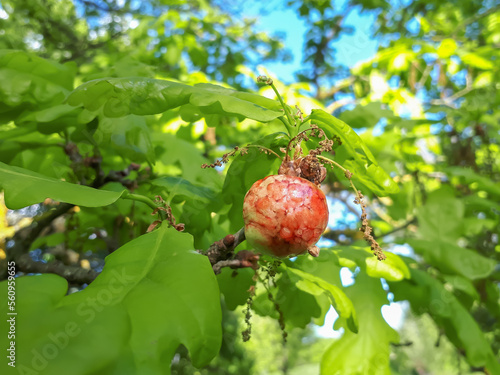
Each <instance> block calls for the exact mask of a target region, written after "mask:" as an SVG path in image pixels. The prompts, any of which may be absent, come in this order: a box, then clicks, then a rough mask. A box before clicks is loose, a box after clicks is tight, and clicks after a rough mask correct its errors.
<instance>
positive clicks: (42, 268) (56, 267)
mask: <svg viewBox="0 0 500 375" xmlns="http://www.w3.org/2000/svg"><path fill="white" fill-rule="evenodd" d="M15 262H16V269H17V271H22V272H25V273H55V274H56V275H59V276H62V277H64V278H65V279H66V280H68V282H69V283H71V284H79V285H81V284H90V283H91V282H92V281H94V280H95V278H96V277H97V275H98V274H99V273H98V272H97V271H94V270H92V269H85V268H81V267H77V266H68V265H65V264H64V263H63V262H61V261H58V260H56V261H53V262H49V263H43V262H37V261H35V260H33V259H32V258H31V257H30V256H29V254H22V255H21V256H19V257H17V258H16V259H15Z"/></svg>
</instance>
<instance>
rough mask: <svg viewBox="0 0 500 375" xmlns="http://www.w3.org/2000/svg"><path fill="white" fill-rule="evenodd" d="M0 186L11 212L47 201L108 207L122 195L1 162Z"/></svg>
mask: <svg viewBox="0 0 500 375" xmlns="http://www.w3.org/2000/svg"><path fill="white" fill-rule="evenodd" d="M0 186H2V187H3V189H4V191H5V203H6V205H7V207H9V208H10V209H13V210H14V209H19V208H22V207H26V206H29V205H32V204H35V203H40V202H43V201H44V200H45V199H46V198H51V199H53V200H55V201H59V202H65V203H71V204H75V205H79V206H87V207H99V206H107V205H108V204H111V203H113V202H115V201H116V200H117V199H119V198H120V197H121V196H122V194H123V192H125V189H123V191H121V192H115V191H106V190H99V189H94V188H91V187H88V186H82V185H76V184H72V183H69V182H65V181H61V180H56V179H55V178H51V177H46V176H44V175H41V174H39V173H35V172H33V171H30V170H28V169H24V168H19V167H11V166H9V165H7V164H4V163H0Z"/></svg>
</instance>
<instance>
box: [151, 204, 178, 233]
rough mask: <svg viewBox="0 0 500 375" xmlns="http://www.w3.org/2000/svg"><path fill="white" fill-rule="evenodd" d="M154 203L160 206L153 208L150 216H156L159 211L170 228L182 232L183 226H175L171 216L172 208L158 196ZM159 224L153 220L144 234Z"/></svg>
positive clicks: (173, 218)
mask: <svg viewBox="0 0 500 375" xmlns="http://www.w3.org/2000/svg"><path fill="white" fill-rule="evenodd" d="M155 203H156V204H159V205H161V206H159V207H157V208H155V209H154V210H153V212H152V213H151V215H156V214H157V213H158V212H159V211H163V212H164V213H165V220H167V221H168V223H169V224H170V225H171V226H172V228H175V229H176V230H177V231H179V232H182V231H183V230H184V224H182V223H179V224H176V220H175V217H174V215H173V214H172V208H171V207H170V206H169V205H168V204H167V203H166V202H165V201H164V200H163V198H162V197H161V196H160V195H157V196H156V197H155ZM160 223H161V220H155V221H153V222H152V223H151V225H149V227H148V229H147V231H146V232H148V233H149V232H151V231H152V230H153V229H155V228H156V227H157V226H158V224H160Z"/></svg>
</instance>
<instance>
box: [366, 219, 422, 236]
mask: <svg viewBox="0 0 500 375" xmlns="http://www.w3.org/2000/svg"><path fill="white" fill-rule="evenodd" d="M416 222H417V218H413V219H411V220H409V221H407V222H406V223H404V224H403V225H401V226H399V227H397V228H394V229H392V230H390V231H388V232H385V233H382V234H381V235H379V236H375V235H373V238H384V237H386V236H388V235H390V234H393V233H395V232H399V231H400V230H403V229H406V228H408V227H409V226H410V225H412V224H415V223H416Z"/></svg>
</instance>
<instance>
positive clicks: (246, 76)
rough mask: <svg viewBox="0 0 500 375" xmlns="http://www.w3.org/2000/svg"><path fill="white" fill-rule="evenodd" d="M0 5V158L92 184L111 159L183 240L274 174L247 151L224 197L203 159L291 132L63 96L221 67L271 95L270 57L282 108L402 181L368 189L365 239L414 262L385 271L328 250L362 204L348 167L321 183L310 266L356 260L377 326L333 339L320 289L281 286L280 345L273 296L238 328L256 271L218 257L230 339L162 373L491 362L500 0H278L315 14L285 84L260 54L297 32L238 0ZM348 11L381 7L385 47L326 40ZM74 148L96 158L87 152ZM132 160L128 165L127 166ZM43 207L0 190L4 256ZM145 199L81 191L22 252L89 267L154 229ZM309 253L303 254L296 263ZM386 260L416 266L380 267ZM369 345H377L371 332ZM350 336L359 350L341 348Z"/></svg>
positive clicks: (497, 277) (497, 275) (455, 367)
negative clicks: (380, 193)
mask: <svg viewBox="0 0 500 375" xmlns="http://www.w3.org/2000/svg"><path fill="white" fill-rule="evenodd" d="M0 4H1V9H0V12H1V13H0V49H2V51H0V80H1V81H2V83H1V84H0V161H2V162H4V163H9V164H10V165H13V166H18V167H23V168H27V169H30V170H33V171H37V172H39V173H42V174H44V175H46V176H51V177H56V178H62V179H65V180H66V181H70V182H80V183H85V182H89V181H96V180H98V179H99V174H100V173H105V174H106V175H109V174H110V173H122V177H123V178H121V180H120V181H121V182H122V184H123V182H124V181H125V182H126V183H129V184H130V187H131V188H133V189H135V191H136V192H138V193H141V194H144V195H147V196H154V195H155V194H161V195H163V197H164V198H165V199H166V201H167V202H168V203H170V204H171V205H172V208H173V211H174V214H175V216H176V217H177V218H178V221H180V222H183V223H185V224H186V231H187V232H188V233H191V234H192V235H193V236H194V239H195V246H196V247H197V248H205V249H206V248H207V247H208V246H209V245H210V244H211V243H212V242H213V241H215V240H218V239H220V238H222V237H223V236H225V235H226V234H228V233H230V230H234V228H233V227H232V225H231V223H230V219H232V217H234V216H237V215H241V213H239V212H240V211H241V208H240V207H239V206H236V205H234V206H233V204H232V203H233V201H232V200H231V199H227V197H228V196H231V194H233V195H234V196H235V197H236V196H241V193H242V192H241V191H240V190H242V189H243V191H244V189H245V186H249V184H251V182H253V181H255V180H256V179H257V178H261V177H263V176H259V173H264V174H266V173H272V172H273V171H272V170H271V169H272V166H273V164H270V161H272V160H273V159H272V158H270V157H266V156H263V155H262V156H256V157H255V158H256V159H255V160H254V159H250V162H252V163H255V164H254V165H255V166H256V167H255V169H252V170H247V172H246V173H247V174H246V175H245V176H246V177H245V178H246V180H245V184H244V185H242V186H239V187H236V186H235V184H233V185H231V186H233V187H231V188H229V190H228V189H227V187H226V188H225V190H224V192H225V193H226V194H225V197H224V198H221V196H220V194H221V191H223V190H222V189H223V183H224V181H223V176H224V175H225V173H227V169H226V170H222V171H214V170H201V169H200V168H199V166H200V165H201V164H203V163H206V162H209V163H210V162H212V161H213V160H214V159H215V158H217V157H220V156H221V155H222V154H223V153H224V152H227V150H229V149H231V148H232V147H234V146H237V145H238V146H241V145H245V144H247V143H252V142H255V141H257V140H259V139H260V138H262V137H264V136H267V135H269V134H271V133H274V132H279V131H282V130H283V129H282V127H281V124H280V123H279V122H278V121H272V122H269V123H266V124H262V123H259V122H257V121H254V120H248V119H246V120H243V121H238V120H237V119H235V118H234V117H227V116H223V115H217V114H215V115H204V116H202V115H201V114H200V113H197V112H196V110H194V109H193V108H190V107H189V106H183V107H180V108H177V109H174V110H171V111H167V112H165V113H163V114H161V115H148V116H136V115H128V116H125V117H121V118H118V119H117V118H114V119H113V118H106V117H105V116H102V114H100V115H99V116H98V117H95V116H94V117H93V116H91V115H90V114H89V113H88V112H86V111H85V110H83V111H76V110H75V109H74V108H72V107H69V106H67V105H66V104H63V100H64V98H65V97H66V96H67V95H68V94H69V93H70V92H71V90H73V88H75V87H77V86H78V85H80V84H82V83H84V82H87V81H89V80H93V79H97V78H103V77H131V76H134V77H150V78H160V79H168V80H175V81H181V82H184V83H189V84H196V83H210V82H212V83H215V82H217V83H219V84H221V85H223V86H225V87H231V88H235V89H238V90H242V91H249V92H255V91H258V92H259V93H260V94H261V95H264V96H267V97H269V98H274V93H273V92H272V91H271V89H270V88H269V87H258V86H257V85H256V83H255V80H256V76H257V75H258V72H264V73H266V74H268V75H270V76H272V77H273V78H275V80H276V84H277V87H278V89H279V91H280V92H281V93H282V95H283V96H284V98H285V101H286V102H287V103H288V104H289V105H291V106H294V105H298V106H299V107H300V108H301V109H302V111H303V113H305V114H309V113H310V110H311V109H313V108H321V109H324V110H325V111H327V112H328V113H331V114H333V115H334V116H336V117H338V118H340V119H341V120H343V121H345V122H346V123H347V124H349V125H350V126H351V127H353V128H354V129H355V130H356V131H357V132H358V134H360V136H361V138H362V139H363V141H364V142H365V143H366V144H367V146H368V147H369V149H370V150H371V151H372V153H373V154H374V157H375V159H376V160H377V161H378V163H379V164H380V165H381V166H382V167H383V169H384V170H385V171H386V172H388V173H390V175H391V177H392V178H393V180H394V181H395V182H396V183H397V184H398V186H399V192H398V193H395V194H391V195H389V196H387V197H377V196H376V195H375V194H373V193H372V192H371V191H370V190H369V189H368V188H366V187H362V186H361V190H362V191H363V193H364V194H365V195H366V197H367V199H368V201H369V217H370V219H371V223H372V225H373V227H374V230H375V232H374V234H375V236H376V237H377V239H378V240H379V241H381V243H382V247H383V248H384V249H388V250H389V251H393V252H394V253H396V254H400V255H401V258H402V259H403V260H404V264H405V266H397V265H396V266H391V267H393V269H392V268H391V271H381V273H380V274H369V272H375V271H376V269H375V268H376V267H375V266H370V265H369V264H368V261H367V263H366V266H364V258H363V256H362V255H359V253H356V252H354V253H353V254H358V255H356V256H361V258H357V259H355V255H349V253H348V250H345V251H344V250H342V249H341V248H339V247H336V246H338V245H342V246H353V245H354V246H364V244H363V242H362V241H361V234H360V233H359V232H358V231H357V227H358V225H359V223H357V222H356V220H355V219H353V217H358V216H359V214H360V212H359V210H358V208H357V207H355V206H354V205H353V203H352V200H353V195H352V194H351V193H350V192H349V190H348V185H347V183H346V181H345V180H344V179H342V176H341V174H338V175H337V174H334V173H329V176H328V179H327V181H325V183H324V188H325V191H327V192H328V196H329V199H330V202H331V203H332V207H335V209H336V210H338V212H339V213H340V214H339V215H337V214H336V215H337V216H339V218H337V220H336V221H335V223H333V224H332V225H331V226H330V227H329V229H328V231H327V232H326V233H325V235H324V241H323V243H324V244H325V246H326V247H329V248H333V250H332V253H331V254H335V255H332V256H333V258H330V259H334V262H336V266H335V268H328V270H326V269H324V268H322V267H324V266H322V265H320V266H317V267H319V269H316V268H315V267H316V266H314V267H313V268H314V272H311V273H313V274H315V275H318V274H319V275H322V276H321V277H323V275H324V277H325V278H328V277H330V278H332V280H331V282H332V283H333V284H336V285H341V283H342V281H341V280H340V277H339V274H340V270H341V268H343V267H344V268H345V267H348V268H349V269H350V270H351V271H352V272H353V273H354V280H355V281H354V285H352V286H349V287H347V288H346V291H348V293H347V294H348V296H349V297H350V298H351V299H352V301H353V303H354V305H355V307H357V308H358V309H361V310H359V311H358V315H359V316H360V327H362V326H363V324H365V323H363V322H370V323H366V324H371V325H370V329H369V330H368V335H366V334H365V335H363V334H362V333H361V332H360V333H359V334H358V336H356V337H357V338H356V339H352V340H354V341H349V340H351V337H353V336H354V334H352V333H350V332H345V333H344V336H343V337H342V338H340V339H338V338H322V337H319V336H318V331H317V329H315V328H313V327H314V325H313V324H312V323H311V321H312V320H314V323H316V324H318V325H320V326H321V325H322V324H323V321H324V316H325V313H326V312H327V311H328V307H329V302H328V301H326V300H323V299H322V298H323V297H320V296H314V297H312V296H311V295H310V294H307V293H304V292H303V291H301V290H297V289H296V288H295V289H294V290H291V289H290V290H288V289H287V288H290V287H289V286H288V284H283V285H281V284H279V282H278V284H279V290H278V291H275V292H274V293H275V294H276V295H275V297H276V298H277V299H278V300H279V298H278V297H279V293H284V294H285V295H286V296H289V297H288V298H290V299H291V298H293V299H294V301H300V302H301V306H300V308H295V309H294V308H293V307H294V306H287V304H286V302H283V303H282V304H283V309H284V311H285V317H286V319H287V327H288V328H287V331H288V334H289V342H288V344H287V345H286V346H283V343H282V340H281V334H282V333H281V331H280V329H279V326H278V324H277V322H276V321H275V320H273V319H271V318H270V317H266V316H265V315H269V316H272V317H275V315H276V312H275V311H271V312H269V313H266V311H267V310H266V309H265V308H264V307H265V306H264V305H265V301H263V302H262V301H261V302H259V300H258V298H256V302H255V306H254V307H255V312H256V313H255V314H254V317H253V320H252V322H253V335H252V339H251V341H250V342H248V343H243V342H242V341H241V336H240V332H241V330H242V329H244V322H243V314H242V313H241V310H242V309H243V305H244V303H245V301H246V298H247V296H248V295H247V293H246V290H247V289H248V287H249V286H250V284H251V283H252V281H251V275H250V274H246V273H245V272H243V271H241V272H239V274H238V276H237V279H232V278H231V276H230V274H231V273H230V272H229V273H227V272H223V273H222V275H221V276H219V282H220V286H221V290H222V293H223V295H224V297H225V298H224V299H225V302H224V303H225V304H226V305H227V306H226V307H227V308H226V309H223V327H224V331H223V344H222V349H221V352H220V354H219V356H218V357H217V358H216V359H214V360H213V361H212V363H211V364H210V365H209V366H208V367H206V368H203V369H195V368H194V367H193V366H192V365H191V363H190V361H189V356H188V353H187V350H185V348H180V349H179V350H178V352H177V353H176V355H175V357H174V360H173V362H172V373H173V374H316V373H318V371H319V369H320V366H321V369H322V373H324V374H333V373H341V374H386V373H393V374H450V375H451V374H475V373H477V374H479V373H487V374H498V373H500V372H498V371H499V370H498V369H499V367H500V365H499V364H498V361H499V359H500V357H499V355H498V353H499V352H500V323H499V318H500V309H499V307H498V306H499V303H500V289H499V282H500V268H499V266H498V261H499V259H500V245H499V238H498V236H499V233H500V203H499V202H500V149H499V148H500V111H499V108H500V90H499V82H500V69H499V68H498V67H499V58H500V7H499V6H498V4H496V2H495V1H488V0H484V1H479V0H464V1H455V2H443V1H429V0H413V1H390V2H386V1H378V0H360V1H357V0H350V1H347V2H345V3H342V4H337V3H336V2H333V1H328V0H316V1H313V0H289V1H285V0H283V1H281V2H278V3H276V4H277V5H276V7H277V8H276V10H275V11H276V12H280V10H283V9H285V8H287V9H292V10H293V11H294V12H295V13H296V20H301V22H304V24H305V25H306V28H307V32H306V34H305V44H304V45H303V46H302V51H303V55H302V63H301V68H300V69H299V70H297V71H296V72H295V80H294V81H293V82H291V83H290V84H287V85H285V84H282V83H280V82H279V81H280V72H279V71H276V72H272V71H269V70H266V69H265V67H266V63H270V62H273V61H274V62H276V61H279V62H287V61H289V60H290V59H291V52H290V46H288V45H285V43H284V38H283V35H280V34H279V33H277V34H272V33H267V32H265V31H262V30H260V29H259V28H258V27H257V22H258V17H256V18H248V17H246V16H245V14H244V12H242V11H241V8H242V6H243V2H240V1H226V0H187V1H175V0H171V1H168V0H148V1H135V0H132V1H131V0H122V1H111V0H109V1H108V0H73V1H70V0H2V1H1V3H0ZM255 6H256V7H259V6H262V8H264V7H265V4H264V2H255ZM353 11H357V12H368V13H370V14H374V15H376V22H375V24H374V25H373V26H372V28H371V32H372V33H373V34H372V35H369V36H368V37H369V38H374V37H377V38H379V40H380V45H379V48H378V50H377V52H376V54H375V55H374V56H373V57H372V58H370V59H369V60H366V61H362V62H359V63H358V64H356V65H355V66H349V67H348V66H344V65H341V64H339V63H337V58H336V55H337V50H336V46H337V44H336V43H337V42H338V41H339V38H340V37H341V36H342V35H344V34H349V33H352V32H353V26H352V25H349V24H348V23H346V22H345V19H346V18H347V16H348V15H349V14H350V13H351V12H353ZM290 22H294V20H293V19H292V20H290ZM362 48H363V45H362V43H360V45H359V46H357V45H355V44H354V45H352V46H350V50H349V53H352V54H356V53H357V52H358V51H359V50H360V49H362ZM8 50H19V51H26V52H30V53H32V54H33V55H36V56H38V57H37V58H35V57H33V58H32V59H31V60H30V61H27V58H26V57H25V55H23V54H22V53H21V54H17V55H16V54H15V53H13V52H12V51H8ZM17 68H19V69H20V70H17V71H16V69H17ZM21 70H22V71H21ZM13 71H14V72H15V74H14V73H13ZM28 76H29V77H28ZM26 77H28V78H29V79H28V78H26ZM26 82H27V83H26ZM23 85H24V86H23ZM54 108H55V109H54ZM68 124H70V126H69V128H68ZM68 144H76V145H77V147H78V150H79V154H78V153H74V152H72V151H71V150H68V148H67V147H66V146H67V145H68ZM339 152H341V150H339ZM40 153H43V155H44V157H43V158H40ZM78 155H84V156H85V157H86V158H87V159H86V160H87V164H86V165H84V164H82V161H81V160H78ZM132 163H136V164H137V165H138V166H137V167H135V166H134V167H133V168H131V165H132ZM96 164H99V168H100V169H98V168H94V167H95V165H96ZM235 165H238V164H235ZM274 172H276V171H274ZM157 177H158V178H157ZM160 177H161V178H160ZM107 188H108V189H109V190H113V189H115V190H116V189H118V188H119V187H117V186H114V185H112V184H111V185H108V187H107ZM238 189H239V190H238ZM47 203H50V202H47ZM43 211H44V205H37V206H31V207H29V208H26V209H23V210H21V211H7V210H6V209H5V206H4V205H3V204H2V205H1V206H0V214H1V215H2V217H1V219H2V220H1V221H0V249H1V251H2V253H3V254H4V257H3V258H5V252H6V251H8V249H7V246H6V244H7V241H8V238H9V237H11V236H12V234H13V233H14V232H15V231H19V230H20V229H21V228H23V227H27V226H29V225H30V220H31V218H32V217H34V216H35V215H36V214H38V213H41V212H43ZM149 211H150V210H149V208H147V207H143V206H142V205H136V204H135V203H134V202H131V201H122V200H119V201H117V202H116V203H114V204H113V205H111V206H106V207H100V208H90V207H79V208H78V209H75V210H72V211H70V213H68V214H66V215H65V216H62V217H61V218H59V219H58V220H54V221H53V222H51V223H50V225H49V226H48V227H47V229H46V230H45V231H44V232H43V233H42V236H41V237H39V238H38V239H37V241H36V242H35V243H33V244H32V246H31V253H30V255H31V257H32V258H33V259H35V260H44V261H46V262H51V261H54V260H59V261H62V262H64V263H65V264H66V265H72V266H79V267H83V268H91V269H94V270H97V271H99V270H101V269H102V266H103V258H104V257H105V256H106V255H107V254H109V253H110V252H113V251H114V250H116V249H117V248H118V247H120V246H121V245H123V244H124V243H126V242H128V241H130V240H131V239H133V238H136V237H137V236H139V235H140V234H142V233H144V232H145V230H146V228H147V227H148V225H149V224H150V221H151V220H150V215H149ZM327 251H328V250H327ZM353 251H354V250H353ZM346 254H347V255H346ZM319 259H321V257H320V258H319ZM360 259H361V260H360ZM398 259H399V258H398ZM395 262H396V261H395ZM302 263H303V264H301V266H303V267H306V268H307V267H310V269H311V267H312V266H311V265H310V264H309V265H308V263H307V261H305V260H304V261H302ZM298 264H300V263H298ZM374 267H375V268H374ZM398 267H399V268H398ZM408 269H409V270H410V271H408ZM374 270H375V271H374ZM394 270H399V271H398V272H402V273H405V272H410V273H411V276H409V277H406V278H403V277H400V278H395V279H394V280H390V275H391V272H393V271H394ZM225 271H227V270H225ZM245 271H246V270H245ZM366 272H368V274H369V275H370V276H371V278H370V280H369V281H367V280H366V279H367V278H365V277H364V275H365V273H366ZM384 272H385V273H384ZM394 272H396V271H394ZM332 275H333V276H332ZM380 277H382V278H383V280H382V281H383V282H382V284H381V283H380ZM386 281H387V282H386ZM224 283H226V284H224ZM227 284H229V286H228V285H227ZM365 284H366V287H365V289H361V287H362V286H364V285H365ZM71 287H72V290H73V291H75V290H78V289H79V288H80V286H79V285H72V286H71ZM287 293H289V294H287ZM292 296H293V297H292ZM316 297H317V298H316ZM263 300H265V298H263ZM394 301H406V302H404V303H403V305H402V306H403V311H404V317H403V321H402V322H401V323H402V324H401V325H400V328H399V329H398V332H399V336H400V339H399V341H398V340H397V334H396V333H395V331H393V330H392V329H391V328H390V327H389V326H388V325H387V324H385V323H384V322H383V319H382V315H381V314H380V308H381V307H382V306H383V305H384V304H388V303H389V302H394ZM436 301H437V302H436ZM259 303H260V304H261V305H262V306H261V305H259ZM263 306H264V307H263ZM364 308H366V310H365V309H364ZM287 309H288V311H287ZM367 311H369V312H371V314H370V313H368V314H366V312H367ZM287 312H288V313H289V314H288V315H286V313H287ZM363 313H364V314H363ZM261 315H262V316H261ZM363 315H364V317H363V318H361V316H363ZM363 319H364V320H363ZM361 320H362V321H361ZM294 327H295V328H294ZM370 335H371V336H370ZM355 340H358V341H355ZM360 340H361V341H360ZM380 341H382V342H383V343H384V344H385V345H386V346H387V348H386V349H384V348H379V347H378V344H379V342H380ZM363 344H364V345H365V346H363ZM350 345H353V348H355V349H356V348H361V349H359V350H358V349H356V350H354V349H353V350H348V348H350ZM357 345H361V346H359V347H358V346H357ZM327 348H329V349H328V350H327ZM332 348H333V349H332ZM346 348H347V349H346ZM477 348H479V349H477ZM476 349H477V350H476ZM386 352H387V353H386ZM339 353H341V354H342V355H341V354H339ZM381 353H382V354H381ZM377 355H379V357H377ZM380 355H382V357H383V358H381V357H380ZM387 359H388V360H387ZM386 360H387V363H386ZM334 371H339V372H334Z"/></svg>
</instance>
